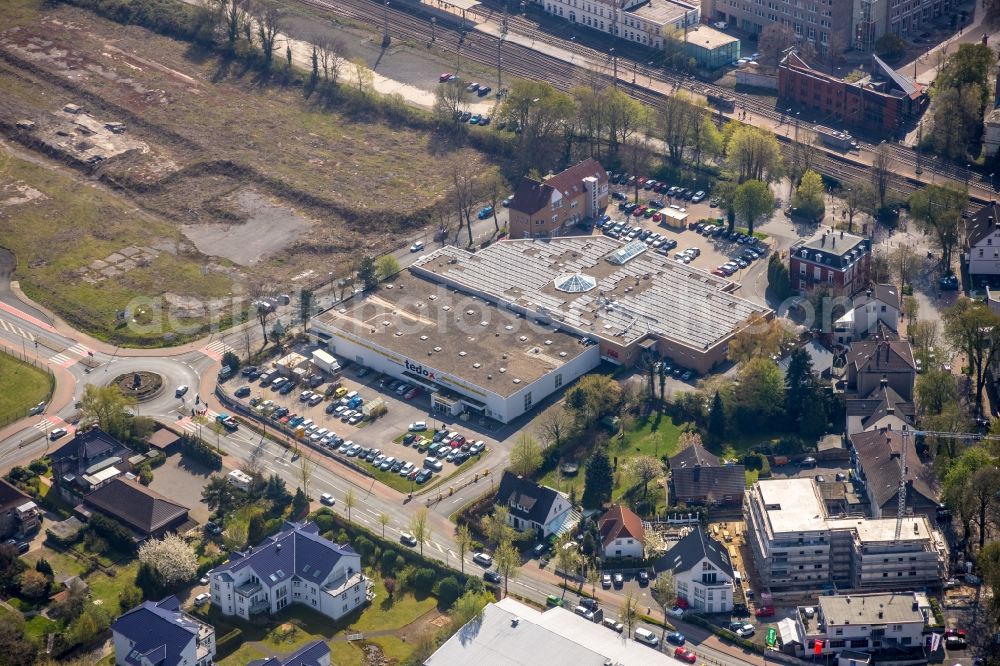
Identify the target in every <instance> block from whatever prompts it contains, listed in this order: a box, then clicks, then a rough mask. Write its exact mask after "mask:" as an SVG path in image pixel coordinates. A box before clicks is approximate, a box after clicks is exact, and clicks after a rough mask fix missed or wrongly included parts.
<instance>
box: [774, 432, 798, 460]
mask: <svg viewBox="0 0 1000 666" xmlns="http://www.w3.org/2000/svg"><path fill="white" fill-rule="evenodd" d="M805 450H806V443H805V441H804V440H803V439H802V438H801V437H797V436H796V435H784V436H782V438H781V439H779V440H778V444H777V446H775V447H774V452H775V453H776V454H778V455H785V456H788V455H795V454H797V453H802V452H803V451H805Z"/></svg>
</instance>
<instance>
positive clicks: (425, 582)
mask: <svg viewBox="0 0 1000 666" xmlns="http://www.w3.org/2000/svg"><path fill="white" fill-rule="evenodd" d="M436 579H437V574H436V573H435V572H434V569H431V568H430V567H421V568H419V569H417V570H415V571H414V572H413V575H412V576H410V579H409V584H410V587H412V588H413V590H414V591H415V592H422V593H423V594H429V593H430V592H431V590H432V589H434V581H435V580H436ZM455 587H456V588H457V587H458V581H455ZM455 598H456V599H457V598H458V597H457V595H456V597H455Z"/></svg>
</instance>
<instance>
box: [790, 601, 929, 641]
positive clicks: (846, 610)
mask: <svg viewBox="0 0 1000 666" xmlns="http://www.w3.org/2000/svg"><path fill="white" fill-rule="evenodd" d="M798 611H799V612H797V613H795V623H796V630H797V634H798V638H797V641H796V642H798V643H799V644H800V645H801V654H800V656H804V655H830V654H833V655H836V654H840V653H841V652H843V651H844V650H860V651H862V652H866V653H873V652H880V651H883V650H896V649H903V650H905V649H907V648H919V647H921V646H922V645H923V630H924V624H926V622H927V620H928V619H929V618H927V617H925V616H924V611H923V610H922V609H921V608H920V602H919V601H918V600H917V597H916V594H915V593H913V592H901V593H895V594H847V595H834V596H823V597H820V598H819V603H818V605H817V606H815V607H814V606H810V607H805V606H800V607H799V609H798ZM817 643H819V648H818V650H817V646H816V644H817Z"/></svg>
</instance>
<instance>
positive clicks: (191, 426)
mask: <svg viewBox="0 0 1000 666" xmlns="http://www.w3.org/2000/svg"><path fill="white" fill-rule="evenodd" d="M198 413H199V414H201V415H202V416H204V418H206V419H208V422H209V423H211V422H213V421H215V417H216V416H218V415H219V413H218V412H217V411H215V410H213V409H208V410H205V411H203V412H198ZM174 425H175V426H176V427H178V428H180V429H181V430H183V431H185V432H190V433H196V432H198V429H199V428H204V427H205V422H204V421H202V422H201V423H198V422H196V421H195V420H194V419H193V418H192V417H191V416H184V417H182V418H180V419H178V420H177V421H175V422H174Z"/></svg>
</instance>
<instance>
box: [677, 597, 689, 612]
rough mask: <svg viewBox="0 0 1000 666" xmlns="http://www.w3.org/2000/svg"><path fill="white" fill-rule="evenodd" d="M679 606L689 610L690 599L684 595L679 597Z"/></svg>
mask: <svg viewBox="0 0 1000 666" xmlns="http://www.w3.org/2000/svg"><path fill="white" fill-rule="evenodd" d="M677 607H678V608H680V609H682V610H687V608H688V600H687V599H685V598H684V597H677Z"/></svg>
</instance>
